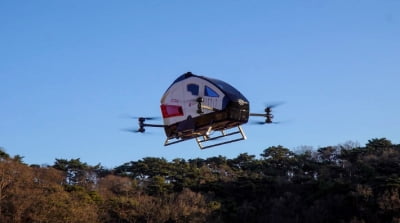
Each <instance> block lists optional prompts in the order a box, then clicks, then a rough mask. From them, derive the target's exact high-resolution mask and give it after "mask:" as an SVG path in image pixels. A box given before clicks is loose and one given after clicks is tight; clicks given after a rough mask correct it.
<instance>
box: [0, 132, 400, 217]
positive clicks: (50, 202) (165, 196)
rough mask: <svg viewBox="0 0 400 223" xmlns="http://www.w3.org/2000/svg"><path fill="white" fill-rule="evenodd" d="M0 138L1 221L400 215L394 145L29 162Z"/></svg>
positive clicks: (377, 141)
mask: <svg viewBox="0 0 400 223" xmlns="http://www.w3.org/2000/svg"><path fill="white" fill-rule="evenodd" d="M22 160H23V157H21V156H18V155H17V156H14V157H12V156H10V155H9V154H7V153H6V152H5V150H4V149H1V148H0V222H283V223H284V222H352V223H356V222H360V223H361V222H364V223H367V222H399V221H400V177H399V170H400V145H396V144H393V143H392V142H391V141H390V140H388V139H385V138H374V139H371V140H369V141H368V143H367V144H366V145H365V146H364V147H361V146H359V145H358V144H356V143H346V144H343V145H336V146H327V147H322V148H318V149H315V150H310V149H307V150H303V151H302V152H299V153H295V152H293V151H291V150H290V149H288V148H285V147H284V146H282V145H278V146H271V147H268V148H266V149H265V150H263V151H262V153H261V154H259V158H257V156H256V155H251V154H248V153H241V154H239V155H238V156H237V157H235V158H227V157H224V156H217V157H210V158H207V159H201V158H196V159H189V160H185V159H182V158H176V159H174V160H172V161H167V160H166V159H164V158H157V157H144V158H142V159H140V160H137V161H131V162H127V163H124V164H121V165H120V166H117V167H115V168H113V169H106V168H104V167H102V166H101V165H95V166H91V165H88V164H87V163H85V162H82V161H81V160H80V159H79V158H77V159H70V160H67V159H56V160H55V162H54V164H53V165H52V166H40V165H28V164H25V163H23V162H22Z"/></svg>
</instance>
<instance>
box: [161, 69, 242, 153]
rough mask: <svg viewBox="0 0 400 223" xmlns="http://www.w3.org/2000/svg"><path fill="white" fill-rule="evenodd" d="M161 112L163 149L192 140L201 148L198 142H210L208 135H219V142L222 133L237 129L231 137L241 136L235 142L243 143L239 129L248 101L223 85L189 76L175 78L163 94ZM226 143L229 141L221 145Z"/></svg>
mask: <svg viewBox="0 0 400 223" xmlns="http://www.w3.org/2000/svg"><path fill="white" fill-rule="evenodd" d="M161 112H162V116H163V121H164V128H165V133H166V136H167V141H166V142H165V145H170V144H174V143H176V142H180V141H183V140H187V139H192V138H196V140H197V142H198V143H199V146H200V148H202V145H201V142H205V141H208V139H210V137H209V134H210V132H211V131H221V134H222V136H218V138H222V137H223V136H225V135H226V134H225V132H224V130H227V129H231V128H234V127H238V128H239V131H238V132H235V134H236V133H240V134H241V135H242V137H241V139H238V140H242V139H245V136H244V133H243V131H242V129H241V128H240V125H242V124H244V123H247V121H248V118H249V101H248V100H247V99H246V98H245V97H244V96H243V95H242V94H241V93H240V92H239V91H238V90H236V89H235V88H234V87H232V86H231V85H229V84H227V83H226V82H224V81H221V80H217V79H213V78H208V77H204V76H198V75H194V74H192V73H190V72H189V73H186V74H183V75H181V76H180V77H178V78H177V79H176V80H175V81H174V82H173V83H172V85H171V86H170V87H169V88H168V89H167V91H166V92H165V93H164V95H163V96H162V98H161ZM230 135H232V134H230ZM199 137H202V138H203V139H199ZM171 140H175V141H171ZM238 140H233V141H238ZM229 142H232V140H231V141H228V142H225V143H229ZM225 143H218V144H215V145H220V144H225ZM215 145H212V146H215ZM208 147H211V146H207V148H208ZM204 148H206V147H204Z"/></svg>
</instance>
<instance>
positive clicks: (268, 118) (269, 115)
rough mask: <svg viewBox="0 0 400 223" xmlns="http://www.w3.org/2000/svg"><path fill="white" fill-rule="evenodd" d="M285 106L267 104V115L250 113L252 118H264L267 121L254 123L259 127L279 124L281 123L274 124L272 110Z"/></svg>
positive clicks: (276, 103)
mask: <svg viewBox="0 0 400 223" xmlns="http://www.w3.org/2000/svg"><path fill="white" fill-rule="evenodd" d="M281 104H283V102H275V103H272V104H265V109H264V112H265V113H250V114H249V115H250V116H257V117H264V118H265V121H263V122H262V121H257V122H252V123H254V124H259V125H264V124H279V123H280V122H274V121H272V119H273V118H274V116H273V115H272V109H273V108H275V107H277V106H279V105H281Z"/></svg>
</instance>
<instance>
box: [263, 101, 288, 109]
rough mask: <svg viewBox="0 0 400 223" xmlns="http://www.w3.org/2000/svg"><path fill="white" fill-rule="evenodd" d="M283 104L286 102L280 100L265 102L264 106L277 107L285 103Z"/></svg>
mask: <svg viewBox="0 0 400 223" xmlns="http://www.w3.org/2000/svg"><path fill="white" fill-rule="evenodd" d="M283 104H284V102H283V101H278V102H270V103H264V106H265V107H266V108H275V107H278V106H280V105H283Z"/></svg>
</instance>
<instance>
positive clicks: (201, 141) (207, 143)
mask: <svg viewBox="0 0 400 223" xmlns="http://www.w3.org/2000/svg"><path fill="white" fill-rule="evenodd" d="M211 131H212V128H211V127H210V128H209V129H208V131H207V132H206V134H204V135H197V136H194V137H193V138H195V139H196V142H197V145H198V146H199V148H200V149H208V148H211V147H214V146H220V145H224V144H228V143H232V142H237V141H240V140H245V139H246V138H247V137H246V135H245V133H244V131H243V129H242V127H241V126H240V125H238V126H236V127H234V128H231V129H228V130H219V131H215V132H214V134H215V133H219V134H218V135H217V136H210V133H211ZM237 135H239V137H235V136H237ZM225 138H226V140H225V141H222V142H216V143H214V142H215V141H214V140H217V139H225ZM189 139H192V138H187V139H181V138H167V139H166V140H165V143H164V146H169V145H173V144H176V143H179V142H183V141H186V140H189Z"/></svg>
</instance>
